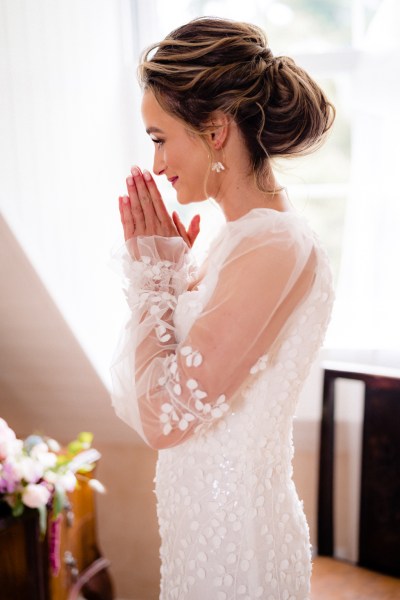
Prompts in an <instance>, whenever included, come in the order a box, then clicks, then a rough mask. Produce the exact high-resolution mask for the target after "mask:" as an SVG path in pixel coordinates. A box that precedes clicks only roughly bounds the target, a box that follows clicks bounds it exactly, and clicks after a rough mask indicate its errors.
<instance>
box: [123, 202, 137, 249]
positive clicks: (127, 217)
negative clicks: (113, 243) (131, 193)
mask: <svg viewBox="0 0 400 600" xmlns="http://www.w3.org/2000/svg"><path fill="white" fill-rule="evenodd" d="M119 212H120V215H121V222H122V227H123V229H124V238H125V241H126V240H128V239H129V238H131V237H133V235H134V234H135V221H134V220H133V216H132V210H131V205H130V201H129V197H128V196H120V197H119Z"/></svg>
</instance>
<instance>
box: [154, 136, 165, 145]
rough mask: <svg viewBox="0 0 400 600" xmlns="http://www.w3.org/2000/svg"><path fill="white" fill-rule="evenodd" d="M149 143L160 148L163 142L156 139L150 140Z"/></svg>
mask: <svg viewBox="0 0 400 600" xmlns="http://www.w3.org/2000/svg"><path fill="white" fill-rule="evenodd" d="M151 141H152V142H154V144H156V145H157V146H162V144H163V143H164V140H159V139H157V138H151Z"/></svg>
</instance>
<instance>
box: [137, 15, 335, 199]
mask: <svg viewBox="0 0 400 600" xmlns="http://www.w3.org/2000/svg"><path fill="white" fill-rule="evenodd" d="M154 50H156V52H155V53H154V55H153V56H150V55H151V53H152V52H153V51H154ZM138 77H139V83H140V85H141V87H142V89H143V90H151V91H152V92H153V93H154V95H155V97H156V99H157V101H158V102H159V104H160V105H161V106H162V107H163V109H164V110H166V112H168V113H169V114H171V115H173V116H174V117H177V118H178V119H180V120H182V121H183V122H184V123H185V124H186V126H187V127H188V129H189V130H191V131H192V132H194V133H196V134H197V135H200V136H204V135H205V134H206V133H210V132H211V128H210V116H211V113H213V112H214V111H218V110H219V111H222V112H224V113H225V114H227V115H231V116H232V117H233V118H234V120H235V121H236V123H237V125H238V127H239V129H240V132H241V134H242V136H243V139H244V142H245V145H246V148H247V150H248V154H249V159H250V165H251V168H252V170H253V172H254V174H255V177H256V182H257V185H258V187H259V188H260V189H261V190H264V191H265V187H264V181H265V177H266V175H267V174H268V170H269V161H268V159H269V158H274V157H287V156H292V155H303V154H306V153H308V152H311V151H312V150H314V149H315V148H316V147H317V146H318V145H319V143H320V142H321V141H322V140H323V137H324V134H325V133H326V132H327V131H328V130H329V128H330V127H331V125H332V123H333V120H334V117H335V109H334V107H333V105H332V104H331V103H330V102H329V101H328V100H327V98H326V97H325V94H324V93H323V91H322V90H321V89H320V87H319V86H318V85H317V84H316V83H315V81H313V79H311V77H310V76H309V75H308V74H307V73H306V72H305V71H304V70H303V69H301V68H300V67H298V66H297V65H296V63H295V62H294V61H293V60H292V59H291V58H288V57H286V56H277V57H274V56H273V54H272V52H271V50H270V49H269V47H268V42H267V38H266V36H265V34H264V32H263V31H262V29H260V28H259V27H257V26H255V25H251V24H248V23H242V22H237V21H232V20H228V19H221V18H217V17H200V18H197V19H194V20H192V21H190V22H189V23H187V24H186V25H183V26H182V27H179V28H178V29H175V30H174V31H172V33H170V34H169V35H168V36H167V37H166V38H165V39H164V40H163V41H161V42H159V43H156V44H153V45H152V46H150V47H149V48H147V49H146V50H145V52H144V53H143V56H142V58H141V62H140V65H139V68H138Z"/></svg>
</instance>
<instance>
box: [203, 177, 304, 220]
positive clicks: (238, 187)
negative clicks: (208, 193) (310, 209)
mask: <svg viewBox="0 0 400 600" xmlns="http://www.w3.org/2000/svg"><path fill="white" fill-rule="evenodd" d="M221 175H225V173H222V174H221ZM266 189H267V190H268V192H262V191H260V190H259V189H258V188H257V186H256V184H255V182H254V180H253V178H251V177H248V178H243V175H240V174H238V176H237V177H227V178H226V179H225V181H222V180H221V184H220V187H219V189H218V192H217V193H216V194H215V196H214V199H215V201H216V202H217V203H218V204H219V206H220V207H221V209H222V211H223V213H224V215H225V218H226V220H227V221H234V220H236V219H239V218H240V217H242V216H243V215H245V214H246V213H247V212H249V211H250V210H252V209H254V208H270V209H273V210H277V211H280V212H284V211H290V210H293V205H292V204H291V202H290V200H289V198H288V196H287V192H286V189H285V188H282V186H280V185H279V183H278V182H277V181H276V179H275V177H274V176H273V175H271V177H270V178H269V179H268V182H267V184H266Z"/></svg>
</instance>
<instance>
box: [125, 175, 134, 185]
mask: <svg viewBox="0 0 400 600" xmlns="http://www.w3.org/2000/svg"><path fill="white" fill-rule="evenodd" d="M126 181H127V183H128V185H133V177H128V178H127V180H126Z"/></svg>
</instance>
